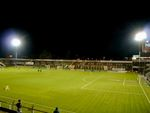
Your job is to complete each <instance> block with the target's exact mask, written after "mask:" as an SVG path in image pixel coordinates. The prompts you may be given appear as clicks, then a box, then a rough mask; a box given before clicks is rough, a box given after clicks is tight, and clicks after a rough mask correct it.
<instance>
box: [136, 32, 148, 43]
mask: <svg viewBox="0 0 150 113" xmlns="http://www.w3.org/2000/svg"><path fill="white" fill-rule="evenodd" d="M146 38H147V34H146V33H145V32H139V33H137V34H136V35H135V40H136V41H142V40H144V39H146Z"/></svg>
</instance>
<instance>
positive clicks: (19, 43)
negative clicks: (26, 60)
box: [11, 38, 21, 59]
mask: <svg viewBox="0 0 150 113" xmlns="http://www.w3.org/2000/svg"><path fill="white" fill-rule="evenodd" d="M11 44H12V46H14V47H15V48H16V59H17V57H18V56H17V49H18V47H19V46H20V45H21V41H20V40H19V39H18V38H13V39H12V41H11Z"/></svg>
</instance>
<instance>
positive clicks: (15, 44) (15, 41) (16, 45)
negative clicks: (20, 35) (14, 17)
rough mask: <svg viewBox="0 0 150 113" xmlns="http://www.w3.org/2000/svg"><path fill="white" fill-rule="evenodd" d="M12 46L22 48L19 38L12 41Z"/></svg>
mask: <svg viewBox="0 0 150 113" xmlns="http://www.w3.org/2000/svg"><path fill="white" fill-rule="evenodd" d="M11 44H12V45H13V46H15V47H18V46H20V44H21V41H20V40H19V39H17V38H14V39H13V40H12V42H11Z"/></svg>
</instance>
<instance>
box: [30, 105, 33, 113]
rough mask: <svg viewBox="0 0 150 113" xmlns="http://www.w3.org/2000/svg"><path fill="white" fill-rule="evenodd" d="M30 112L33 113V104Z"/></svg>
mask: <svg viewBox="0 0 150 113" xmlns="http://www.w3.org/2000/svg"><path fill="white" fill-rule="evenodd" d="M31 113H34V105H32V107H31Z"/></svg>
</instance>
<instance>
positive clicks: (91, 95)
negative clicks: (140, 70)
mask: <svg viewBox="0 0 150 113" xmlns="http://www.w3.org/2000/svg"><path fill="white" fill-rule="evenodd" d="M6 85H9V91H5V90H4V87H5V86H6ZM13 98H15V99H21V100H22V104H23V105H24V106H29V107H30V106H32V105H33V104H34V106H35V108H37V109H41V110H45V111H48V112H49V113H52V111H53V109H54V108H55V107H58V108H59V109H60V111H61V113H150V103H149V99H150V87H149V86H148V85H147V84H146V83H145V82H144V81H143V79H142V78H141V79H140V81H139V77H138V75H136V74H134V73H116V72H83V71H70V70H46V69H43V70H42V72H38V71H37V69H35V68H34V69H33V68H27V67H26V68H4V69H2V70H1V71H0V100H4V101H8V102H11V101H12V100H11V99H13ZM16 102H17V101H16ZM23 111H24V112H25V113H30V112H31V111H28V110H26V109H23ZM35 113H39V112H35Z"/></svg>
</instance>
